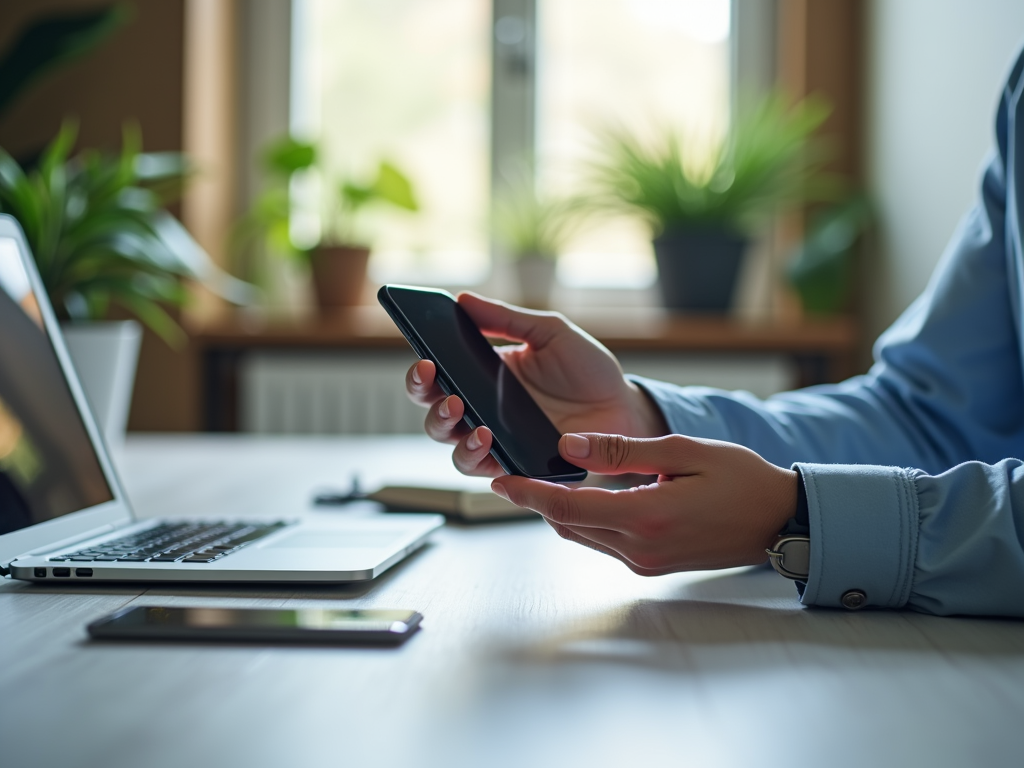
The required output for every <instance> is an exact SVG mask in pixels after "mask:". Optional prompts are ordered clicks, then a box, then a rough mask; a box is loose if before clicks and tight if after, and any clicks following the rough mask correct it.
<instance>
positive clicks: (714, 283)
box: [654, 229, 750, 313]
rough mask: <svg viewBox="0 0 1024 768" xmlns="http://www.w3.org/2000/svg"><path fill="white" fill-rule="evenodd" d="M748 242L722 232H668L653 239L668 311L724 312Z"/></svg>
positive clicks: (682, 230) (729, 304) (710, 230)
mask: <svg viewBox="0 0 1024 768" xmlns="http://www.w3.org/2000/svg"><path fill="white" fill-rule="evenodd" d="M749 244H750V241H749V239H748V238H746V237H743V236H742V235H739V234H736V233H735V232H732V231H729V230H725V229H670V230H668V231H666V232H665V233H664V234H662V235H661V236H659V237H657V238H655V239H654V255H655V257H656V259H657V261H658V276H659V279H660V282H661V294H662V297H663V298H664V301H665V306H666V307H667V308H668V309H676V310H680V311H684V312H707V313H713V312H727V311H728V310H729V307H730V306H731V305H732V299H733V293H735V291H736V279H737V277H739V272H740V265H741V264H742V263H743V256H744V255H745V254H746V251H747V246H748V245H749Z"/></svg>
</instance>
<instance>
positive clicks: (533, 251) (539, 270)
mask: <svg viewBox="0 0 1024 768" xmlns="http://www.w3.org/2000/svg"><path fill="white" fill-rule="evenodd" d="M578 223H579V206H578V203H577V202H576V201H573V200H570V199H568V198H564V199H563V198H553V197H549V196H546V195H542V194H539V193H538V192H537V191H536V190H535V188H534V186H533V185H532V184H531V183H529V182H528V181H523V182H521V183H517V184H514V185H510V186H509V187H508V188H507V189H505V190H504V191H503V192H502V193H500V194H499V195H497V196H496V198H495V203H494V209H493V212H492V230H493V233H494V239H495V241H496V242H497V244H498V245H499V246H500V247H501V248H502V249H503V250H504V251H505V253H506V255H507V256H508V258H509V260H510V261H511V262H512V265H513V269H514V270H515V276H516V281H517V283H518V286H519V303H520V304H522V305H523V306H525V307H532V308H534V309H547V308H548V307H549V306H550V304H551V291H552V289H553V288H554V284H555V267H556V261H557V259H558V255H559V254H560V253H561V250H562V248H563V247H564V245H565V243H566V241H567V240H568V239H569V237H570V236H571V235H572V233H573V232H574V231H575V230H576V228H577V226H578Z"/></svg>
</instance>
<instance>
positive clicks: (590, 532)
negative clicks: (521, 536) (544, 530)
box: [544, 517, 664, 576]
mask: <svg viewBox="0 0 1024 768" xmlns="http://www.w3.org/2000/svg"><path fill="white" fill-rule="evenodd" d="M544 520H545V522H546V523H547V524H548V525H550V526H551V527H552V528H554V529H555V533H557V534H558V535H559V536H561V537H562V538H563V539H565V540H566V541H571V542H574V543H576V544H579V545H580V546H583V547H586V548H587V549H593V550H594V551H596V552H601V553H603V554H605V555H608V556H609V557H614V558H615V559H616V560H618V561H619V562H620V563H622V564H623V565H625V566H626V567H627V568H629V570H631V571H632V572H633V573H635V574H637V575H638V576H660V575H662V574H663V573H664V571H662V570H656V569H652V568H642V567H641V566H639V565H637V564H636V563H634V562H633V561H631V560H630V559H629V558H627V557H626V556H625V555H623V554H622V553H621V552H619V551H618V550H616V549H615V548H614V546H613V545H612V544H611V543H608V544H604V543H602V542H601V538H600V537H599V536H598V535H597V534H604V535H605V536H607V535H610V534H611V532H610V531H604V530H601V529H599V528H585V529H582V530H580V529H575V528H569V527H568V526H565V525H559V524H558V523H556V522H553V521H551V520H548V519H547V518H546V517H545V518H544ZM591 536H593V537H594V538H589V537H591ZM616 543H617V542H616Z"/></svg>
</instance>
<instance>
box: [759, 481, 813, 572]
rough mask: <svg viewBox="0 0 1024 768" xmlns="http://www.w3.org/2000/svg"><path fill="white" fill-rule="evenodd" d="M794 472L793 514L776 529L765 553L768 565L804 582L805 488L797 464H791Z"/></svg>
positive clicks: (807, 562) (807, 567) (807, 544)
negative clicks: (781, 527) (779, 528)
mask: <svg viewBox="0 0 1024 768" xmlns="http://www.w3.org/2000/svg"><path fill="white" fill-rule="evenodd" d="M794 469H796V472H797V475H799V477H798V478H797V496H796V515H795V516H794V517H793V518H791V519H790V520H789V522H787V523H786V526H785V527H784V528H783V529H782V530H781V531H779V536H778V538H777V539H775V543H774V544H773V545H772V546H770V547H769V548H768V549H766V550H765V552H767V553H768V559H769V560H770V561H771V564H772V568H774V569H775V570H776V571H778V572H779V573H781V574H782V575H783V576H785V577H786V578H787V579H793V580H794V581H807V575H808V574H809V573H810V572H811V537H810V535H809V534H810V532H811V528H810V523H809V512H808V509H807V491H806V490H805V489H804V476H803V474H802V473H801V472H800V468H799V467H794Z"/></svg>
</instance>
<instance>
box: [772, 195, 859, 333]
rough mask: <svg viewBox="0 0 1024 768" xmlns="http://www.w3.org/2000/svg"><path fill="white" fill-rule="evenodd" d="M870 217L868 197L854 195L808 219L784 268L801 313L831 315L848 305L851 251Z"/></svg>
mask: <svg viewBox="0 0 1024 768" xmlns="http://www.w3.org/2000/svg"><path fill="white" fill-rule="evenodd" d="M871 218H872V212H871V205H870V203H869V202H868V199H867V198H866V197H864V196H862V195H855V196H853V197H851V198H849V199H848V200H845V201H843V202H842V203H839V204H837V205H835V206H830V207H828V208H826V209H825V210H822V211H818V212H817V213H816V215H815V216H814V217H813V218H812V219H811V222H810V225H809V226H808V228H807V234H806V235H805V236H804V239H803V241H802V242H801V243H800V244H799V245H798V246H797V247H796V248H795V249H794V251H793V253H792V255H791V257H790V261H789V264H788V266H787V267H786V277H787V279H788V280H789V283H790V285H791V286H792V287H793V290H794V291H795V292H796V295H797V297H798V298H799V299H800V305H801V307H803V310H804V312H805V313H807V314H808V315H817V316H824V315H834V314H837V313H839V312H842V311H843V310H844V309H847V308H848V306H849V302H850V293H851V288H852V287H853V279H854V263H853V262H854V258H853V257H854V251H855V249H856V245H857V242H858V240H859V239H860V237H861V235H862V234H863V233H864V231H865V229H867V227H868V226H869V225H870V224H871Z"/></svg>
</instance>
